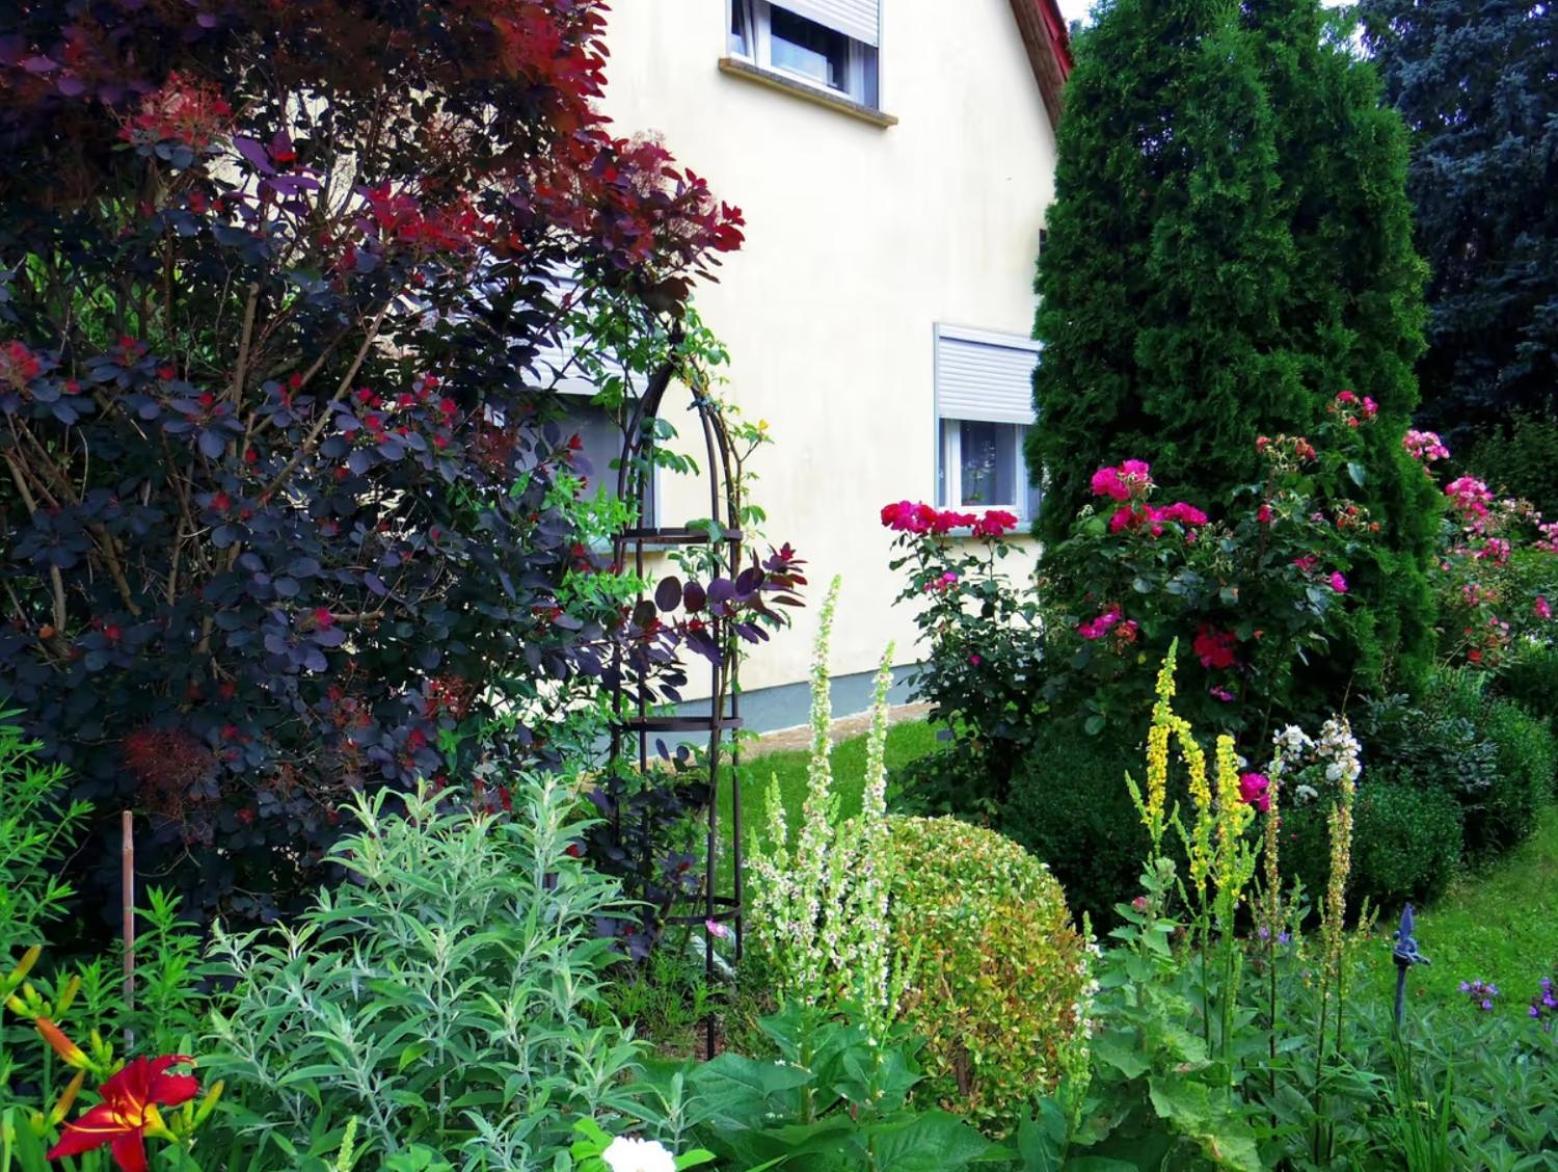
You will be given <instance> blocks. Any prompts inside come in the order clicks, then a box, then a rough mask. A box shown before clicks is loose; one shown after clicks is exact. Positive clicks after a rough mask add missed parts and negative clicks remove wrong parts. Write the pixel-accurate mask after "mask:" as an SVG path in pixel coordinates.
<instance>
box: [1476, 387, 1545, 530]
mask: <svg viewBox="0 0 1558 1172" xmlns="http://www.w3.org/2000/svg"><path fill="white" fill-rule="evenodd" d="M1554 452H1558V417H1555V416H1552V415H1538V414H1535V413H1532V412H1517V413H1516V414H1515V415H1513V416H1512V417H1511V418H1510V420H1509V423H1508V424H1507V425H1505V426H1502V427H1497V428H1494V429H1493V430H1491V431H1487V432H1484V433H1483V434H1482V435H1481V436H1480V437H1479V438H1478V439H1477V442H1476V443H1475V444H1473V445H1472V448H1471V451H1470V453H1468V455H1467V457H1466V461H1465V463H1466V467H1467V468H1468V469H1469V470H1470V471H1472V472H1473V473H1474V474H1475V475H1477V476H1480V477H1481V478H1482V479H1483V480H1485V481H1487V482H1488V484H1489V486H1490V487H1492V488H1493V489H1494V491H1496V492H1500V493H1505V494H1507V495H1510V496H1520V497H1525V498H1526V499H1527V500H1528V501H1530V502H1531V503H1532V504H1533V505H1535V506H1536V507H1537V509H1538V510H1539V511H1540V512H1541V513H1542V514H1543V515H1544V516H1548V517H1558V464H1555V463H1554V461H1553V453H1554Z"/></svg>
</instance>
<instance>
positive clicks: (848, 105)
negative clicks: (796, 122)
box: [719, 57, 898, 129]
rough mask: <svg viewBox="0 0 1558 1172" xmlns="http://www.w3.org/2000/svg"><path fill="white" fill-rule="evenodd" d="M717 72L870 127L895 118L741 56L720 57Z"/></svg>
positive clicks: (887, 123)
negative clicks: (856, 119)
mask: <svg viewBox="0 0 1558 1172" xmlns="http://www.w3.org/2000/svg"><path fill="white" fill-rule="evenodd" d="M719 71H720V72H721V73H723V74H725V75H727V76H729V77H739V78H742V79H744V80H746V81H751V82H756V83H757V84H758V85H761V86H766V87H767V88H769V89H771V90H778V91H779V92H780V93H782V94H789V95H790V96H791V97H792V98H800V99H801V101H803V102H810V103H812V105H814V106H823V107H826V108H827V109H829V110H837V111H838V112H839V113H840V114H847V115H848V116H849V117H851V118H858V119H859V120H860V121H862V122H869V123H870V124H871V125H872V126H880V127H882V128H884V129H885V128H886V127H889V126H896V125H897V124H898V119H897V118H895V117H893V116H892V115H891V114H884V113H883V112H882V111H881V110H875V109H872V108H871V107H870V106H863V105H861V104H860V103H859V102H856V101H854V100H853V99H851V98H846V97H845V96H844V95H843V94H835V93H831V92H829V91H828V90H824V89H819V88H817V87H816V86H810V85H807V84H806V83H805V82H804V81H796V80H795V79H794V78H791V77H786V76H785V75H784V74H782V73H776V72H775V71H774V70H772V69H763V68H761V67H760V66H757V65H753V64H752V63H751V62H750V61H744V60H742V59H741V58H740V57H721V58H720V59H719Z"/></svg>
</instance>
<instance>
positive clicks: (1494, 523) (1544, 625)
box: [1406, 432, 1558, 668]
mask: <svg viewBox="0 0 1558 1172" xmlns="http://www.w3.org/2000/svg"><path fill="white" fill-rule="evenodd" d="M1414 436H1418V437H1424V436H1426V437H1428V439H1429V440H1431V441H1432V442H1428V440H1424V439H1422V438H1418V439H1416V440H1414V439H1413V437H1414ZM1406 447H1407V451H1408V452H1409V453H1410V454H1411V455H1412V457H1413V458H1414V459H1416V460H1418V461H1419V462H1420V463H1421V464H1422V465H1423V467H1424V471H1425V474H1426V475H1432V473H1431V472H1430V471H1429V470H1428V465H1429V464H1430V463H1432V462H1433V461H1434V460H1438V459H1446V458H1448V457H1449V454H1450V453H1449V449H1448V448H1446V447H1445V446H1444V444H1443V443H1442V442H1441V441H1440V440H1439V437H1438V436H1436V435H1433V433H1432V432H1416V433H1413V432H1409V433H1408V435H1407V444H1406ZM1444 499H1445V505H1446V515H1445V520H1444V524H1443V527H1442V529H1441V532H1440V546H1439V557H1438V560H1437V566H1436V585H1437V587H1438V593H1439V598H1440V610H1441V614H1440V620H1441V628H1440V629H1441V633H1442V639H1441V647H1442V650H1443V653H1444V654H1445V656H1446V657H1447V658H1448V659H1449V660H1450V661H1451V662H1452V663H1465V664H1470V665H1471V666H1473V667H1480V668H1494V667H1498V666H1499V665H1500V664H1502V663H1504V662H1505V661H1506V660H1507V659H1508V658H1509V657H1510V656H1511V655H1512V654H1519V653H1521V652H1522V651H1527V650H1531V649H1533V648H1535V647H1539V646H1551V645H1552V644H1553V641H1554V639H1555V638H1558V630H1555V629H1554V627H1553V625H1552V607H1551V605H1550V604H1549V602H1548V597H1549V596H1550V595H1552V594H1553V593H1554V592H1555V591H1558V556H1555V555H1558V522H1554V521H1548V520H1546V519H1544V518H1543V517H1542V515H1541V514H1540V513H1539V512H1538V511H1537V510H1536V508H1535V506H1533V505H1532V504H1531V502H1530V501H1525V500H1519V499H1516V498H1513V497H1501V496H1499V495H1498V494H1497V493H1495V492H1494V491H1493V490H1492V489H1491V488H1490V487H1489V486H1488V485H1487V484H1486V483H1485V482H1484V481H1482V480H1479V479H1478V478H1477V477H1475V476H1458V477H1456V478H1455V479H1454V480H1451V481H1450V482H1449V483H1448V484H1446V485H1445V486H1444Z"/></svg>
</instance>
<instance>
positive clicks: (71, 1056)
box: [33, 1017, 92, 1070]
mask: <svg viewBox="0 0 1558 1172" xmlns="http://www.w3.org/2000/svg"><path fill="white" fill-rule="evenodd" d="M33 1024H34V1025H35V1026H37V1028H38V1033H39V1034H40V1035H41V1036H42V1037H43V1040H44V1041H45V1042H47V1043H48V1044H49V1045H50V1046H51V1047H53V1049H54V1052H55V1053H56V1054H58V1055H59V1056H60V1059H61V1060H62V1061H63V1062H64V1063H65V1065H66V1066H72V1067H75V1068H76V1069H77V1070H85V1069H86V1068H87V1067H89V1066H90V1065H92V1063H91V1061H90V1060H89V1059H88V1058H87V1056H86V1054H84V1053H83V1052H82V1049H81V1047H80V1046H78V1045H76V1043H74V1042H72V1041H71V1040H70V1039H69V1038H67V1037H66V1036H65V1032H64V1031H63V1030H61V1029H60V1028H59V1026H57V1025H55V1024H54V1023H53V1022H52V1021H50V1020H49V1019H48V1018H46V1017H40V1018H38V1019H37V1021H35V1022H34V1023H33Z"/></svg>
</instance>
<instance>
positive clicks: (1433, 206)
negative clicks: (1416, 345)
mask: <svg viewBox="0 0 1558 1172" xmlns="http://www.w3.org/2000/svg"><path fill="white" fill-rule="evenodd" d="M1358 11H1359V14H1360V16H1361V18H1362V22H1363V28H1364V32H1365V43H1366V44H1367V46H1368V49H1369V52H1370V53H1371V55H1372V56H1373V58H1374V61H1375V62H1376V63H1377V65H1378V68H1379V71H1380V74H1381V76H1382V77H1383V79H1384V84H1385V94H1386V97H1387V98H1388V100H1389V101H1390V103H1391V104H1392V105H1393V106H1394V107H1395V108H1396V109H1397V110H1399V111H1400V113H1401V116H1402V117H1403V118H1404V119H1405V121H1406V124H1407V127H1408V128H1409V129H1410V131H1411V133H1412V158H1411V167H1410V169H1409V172H1408V190H1409V191H1410V193H1411V197H1412V204H1413V208H1414V212H1415V215H1416V221H1417V243H1418V247H1419V248H1420V249H1421V250H1422V253H1423V255H1424V257H1425V258H1426V259H1427V261H1428V264H1429V269H1430V274H1431V275H1430V280H1429V285H1428V304H1429V310H1430V314H1429V320H1428V350H1427V353H1426V354H1425V355H1424V356H1423V360H1422V362H1421V363H1420V364H1419V368H1418V371H1419V378H1420V380H1421V383H1422V397H1423V406H1422V411H1421V417H1422V420H1423V422H1424V424H1425V425H1426V426H1430V427H1433V428H1435V429H1437V430H1439V431H1440V432H1441V433H1444V434H1445V435H1446V436H1447V437H1448V438H1450V439H1451V440H1452V443H1451V446H1452V448H1456V449H1459V448H1460V447H1464V446H1465V444H1464V441H1465V440H1467V439H1468V438H1470V435H1471V433H1472V432H1473V431H1474V430H1477V429H1488V428H1490V427H1498V428H1500V429H1502V427H1503V425H1505V424H1507V423H1509V422H1510V421H1511V415H1512V413H1514V412H1516V411H1523V412H1526V413H1529V414H1531V415H1534V416H1536V417H1538V418H1540V417H1541V416H1543V415H1550V414H1551V413H1552V412H1553V411H1554V410H1555V409H1558V199H1555V198H1554V194H1553V193H1554V191H1555V190H1558V11H1555V10H1554V8H1553V5H1552V4H1550V3H1531V2H1529V0H1479V2H1478V3H1474V4H1473V3H1466V2H1465V0H1360V3H1359V4H1358ZM1479 470H1480V471H1485V472H1486V473H1487V474H1489V475H1493V474H1495V473H1498V472H1500V471H1501V470H1500V469H1498V468H1494V467H1489V468H1487V469H1479ZM1520 487H1521V488H1522V489H1524V488H1525V486H1524V485H1521V486H1520Z"/></svg>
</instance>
